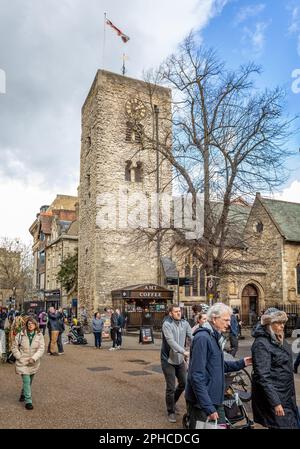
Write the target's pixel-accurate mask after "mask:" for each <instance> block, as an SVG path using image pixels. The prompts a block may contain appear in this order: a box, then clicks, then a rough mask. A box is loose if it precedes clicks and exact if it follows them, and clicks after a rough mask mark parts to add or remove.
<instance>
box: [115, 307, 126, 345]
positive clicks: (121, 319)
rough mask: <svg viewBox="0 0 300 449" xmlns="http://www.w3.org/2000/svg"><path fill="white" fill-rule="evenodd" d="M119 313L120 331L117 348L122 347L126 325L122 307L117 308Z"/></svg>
mask: <svg viewBox="0 0 300 449" xmlns="http://www.w3.org/2000/svg"><path fill="white" fill-rule="evenodd" d="M116 313H117V315H118V333H117V349H121V346H122V332H123V329H124V326H125V318H124V316H123V315H122V313H121V311H120V309H116Z"/></svg>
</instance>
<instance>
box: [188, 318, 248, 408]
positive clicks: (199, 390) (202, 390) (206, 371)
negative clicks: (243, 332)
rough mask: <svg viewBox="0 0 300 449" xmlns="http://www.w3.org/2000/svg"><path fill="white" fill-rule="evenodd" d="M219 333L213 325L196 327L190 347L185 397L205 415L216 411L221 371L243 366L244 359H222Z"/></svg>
mask: <svg viewBox="0 0 300 449" xmlns="http://www.w3.org/2000/svg"><path fill="white" fill-rule="evenodd" d="M219 338H220V334H219V333H218V332H217V331H216V330H214V329H213V328H206V327H200V328H199V329H198V330H197V331H196V332H195V334H194V339H193V343H192V347H191V356H190V364H189V372H188V378H187V384H186V389H185V398H186V400H187V401H189V402H191V403H192V404H193V405H194V406H195V407H199V408H201V409H202V410H203V411H204V412H205V413H206V414H207V415H210V414H211V413H214V412H216V406H218V405H221V404H222V403H223V401H224V392H225V379H224V373H228V372H231V371H239V370H240V369H242V368H244V367H245V362H244V359H241V360H238V361H236V362H225V361H224V354H223V351H222V349H221V348H220V346H219V342H218V340H219Z"/></svg>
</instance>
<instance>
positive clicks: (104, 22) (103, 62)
mask: <svg viewBox="0 0 300 449" xmlns="http://www.w3.org/2000/svg"><path fill="white" fill-rule="evenodd" d="M105 30H106V12H105V13H104V21H103V48H102V69H104V68H105V67H104V64H105V38H106V33H105Z"/></svg>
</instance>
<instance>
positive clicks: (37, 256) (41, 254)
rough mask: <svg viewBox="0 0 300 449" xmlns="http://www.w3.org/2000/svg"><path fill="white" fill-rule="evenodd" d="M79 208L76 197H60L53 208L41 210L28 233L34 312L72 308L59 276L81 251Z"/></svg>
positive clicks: (48, 207)
mask: <svg viewBox="0 0 300 449" xmlns="http://www.w3.org/2000/svg"><path fill="white" fill-rule="evenodd" d="M77 206H78V199H77V197H74V196H69V195H57V196H56V198H55V200H54V201H53V202H52V203H51V205H50V206H42V207H41V209H40V212H39V213H38V214H37V217H36V220H35V221H34V222H33V224H32V225H31V227H30V229H29V232H30V233H31V235H32V237H33V246H32V251H33V294H32V298H30V303H31V305H32V306H31V307H32V308H36V309H40V308H44V307H46V308H48V307H49V306H50V305H54V306H56V307H58V306H62V307H69V306H70V304H69V301H70V298H68V295H67V292H66V291H64V289H63V288H62V286H61V284H60V282H58V280H57V274H58V271H59V269H60V264H61V262H62V261H63V260H64V259H65V258H66V257H68V256H69V255H73V254H74V253H75V252H76V251H77V248H78V221H77V211H78V207H77ZM29 305H30V304H29ZM29 305H27V308H28V307H29Z"/></svg>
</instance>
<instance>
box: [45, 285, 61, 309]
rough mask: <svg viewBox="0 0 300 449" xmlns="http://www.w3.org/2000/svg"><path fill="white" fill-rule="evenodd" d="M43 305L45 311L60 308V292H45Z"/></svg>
mask: <svg viewBox="0 0 300 449" xmlns="http://www.w3.org/2000/svg"><path fill="white" fill-rule="evenodd" d="M45 303H46V310H47V311H48V310H49V307H55V309H58V308H59V307H60V306H61V298H60V290H45Z"/></svg>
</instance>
